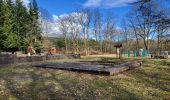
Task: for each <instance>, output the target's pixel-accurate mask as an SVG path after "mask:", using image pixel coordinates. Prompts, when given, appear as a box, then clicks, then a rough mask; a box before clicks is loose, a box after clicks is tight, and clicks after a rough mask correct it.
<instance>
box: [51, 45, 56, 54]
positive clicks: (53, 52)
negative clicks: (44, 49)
mask: <svg viewBox="0 0 170 100" xmlns="http://www.w3.org/2000/svg"><path fill="white" fill-rule="evenodd" d="M56 53H57V50H56V48H55V47H52V48H51V49H50V54H51V55H55V54H56Z"/></svg>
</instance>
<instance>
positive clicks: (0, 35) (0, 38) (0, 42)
mask: <svg viewBox="0 0 170 100" xmlns="http://www.w3.org/2000/svg"><path fill="white" fill-rule="evenodd" d="M3 4H4V2H3V0H0V51H1V50H2V49H3V41H4V34H3V32H2V27H3V24H4V11H3Z"/></svg>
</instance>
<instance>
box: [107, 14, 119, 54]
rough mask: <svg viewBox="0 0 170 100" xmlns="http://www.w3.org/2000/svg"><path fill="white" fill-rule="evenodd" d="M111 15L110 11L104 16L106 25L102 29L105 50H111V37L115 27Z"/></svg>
mask: <svg viewBox="0 0 170 100" xmlns="http://www.w3.org/2000/svg"><path fill="white" fill-rule="evenodd" d="M113 19H114V18H113V15H112V13H111V12H108V14H107V17H106V26H105V29H104V38H105V47H104V48H105V52H109V53H111V52H112V46H113V45H112V43H113V42H112V39H113V37H114V35H115V32H116V29H115V26H114V20H113Z"/></svg>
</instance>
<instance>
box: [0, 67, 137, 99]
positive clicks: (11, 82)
mask: <svg viewBox="0 0 170 100" xmlns="http://www.w3.org/2000/svg"><path fill="white" fill-rule="evenodd" d="M27 66H28V65H27ZM0 78H1V79H3V80H4V81H5V82H6V84H5V88H6V89H8V90H9V93H8V94H10V95H12V96H13V97H15V98H17V99H19V100H30V99H31V100H46V99H55V100H58V99H60V100H61V99H62V100H63V99H64V100H70V99H78V100H79V99H80V100H81V99H90V100H96V99H129V100H131V99H133V100H134V99H138V96H137V95H135V94H134V93H133V92H129V91H127V90H125V89H123V88H121V87H119V86H117V85H113V84H111V83H109V81H106V82H103V80H98V79H95V80H87V79H84V78H82V77H81V76H79V74H75V75H72V73H67V72H64V71H62V72H58V71H57V70H55V71H54V70H48V69H41V68H33V67H24V66H17V67H9V68H5V69H4V70H3V72H2V73H0ZM110 87H111V88H110ZM4 98H8V97H4Z"/></svg>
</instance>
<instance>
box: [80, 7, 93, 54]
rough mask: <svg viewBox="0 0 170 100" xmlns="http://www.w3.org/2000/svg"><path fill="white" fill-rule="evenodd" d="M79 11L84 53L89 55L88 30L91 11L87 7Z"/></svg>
mask: <svg viewBox="0 0 170 100" xmlns="http://www.w3.org/2000/svg"><path fill="white" fill-rule="evenodd" d="M80 13H81V16H80V24H81V26H82V33H83V42H84V50H85V55H89V32H90V22H91V12H90V10H89V9H83V10H82V11H81V12H80Z"/></svg>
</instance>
